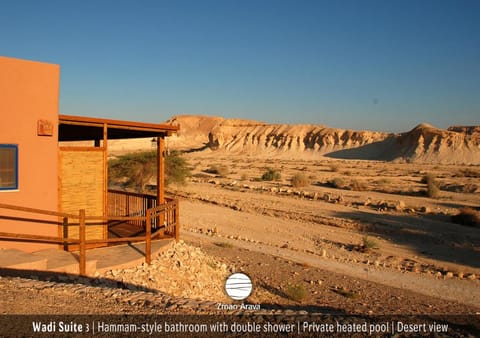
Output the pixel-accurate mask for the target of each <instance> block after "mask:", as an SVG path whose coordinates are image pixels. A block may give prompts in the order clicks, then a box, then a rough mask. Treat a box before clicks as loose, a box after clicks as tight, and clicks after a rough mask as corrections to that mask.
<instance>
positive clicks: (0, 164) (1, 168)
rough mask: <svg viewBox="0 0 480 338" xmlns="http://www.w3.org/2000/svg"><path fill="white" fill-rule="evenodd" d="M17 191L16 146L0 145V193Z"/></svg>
mask: <svg viewBox="0 0 480 338" xmlns="http://www.w3.org/2000/svg"><path fill="white" fill-rule="evenodd" d="M17 189H18V145H16V144H0V191H3V190H17Z"/></svg>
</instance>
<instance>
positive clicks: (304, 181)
mask: <svg viewBox="0 0 480 338" xmlns="http://www.w3.org/2000/svg"><path fill="white" fill-rule="evenodd" d="M290 181H291V182H292V186H293V187H294V188H302V187H306V186H308V185H310V179H309V178H308V176H307V175H305V174H304V173H297V174H295V175H293V177H292V178H291V180H290Z"/></svg>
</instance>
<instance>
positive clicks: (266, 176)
mask: <svg viewBox="0 0 480 338" xmlns="http://www.w3.org/2000/svg"><path fill="white" fill-rule="evenodd" d="M281 177H282V175H280V173H279V172H278V171H277V170H275V169H272V168H267V171H266V172H265V173H263V175H262V177H261V179H262V181H278V180H280V178H281Z"/></svg>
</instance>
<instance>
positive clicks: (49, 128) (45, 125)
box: [37, 120, 53, 136]
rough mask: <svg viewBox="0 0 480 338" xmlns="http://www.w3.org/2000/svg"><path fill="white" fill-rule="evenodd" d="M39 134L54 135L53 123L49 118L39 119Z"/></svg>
mask: <svg viewBox="0 0 480 338" xmlns="http://www.w3.org/2000/svg"><path fill="white" fill-rule="evenodd" d="M37 136H53V123H52V121H49V120H38V121H37Z"/></svg>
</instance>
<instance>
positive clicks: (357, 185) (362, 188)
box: [350, 180, 367, 191]
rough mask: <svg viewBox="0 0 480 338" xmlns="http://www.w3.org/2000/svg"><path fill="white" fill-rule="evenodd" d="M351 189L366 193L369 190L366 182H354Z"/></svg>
mask: <svg viewBox="0 0 480 338" xmlns="http://www.w3.org/2000/svg"><path fill="white" fill-rule="evenodd" d="M350 187H351V188H352V190H354V191H365V190H367V185H366V184H365V183H364V182H360V181H357V180H352V183H351V184H350Z"/></svg>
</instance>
